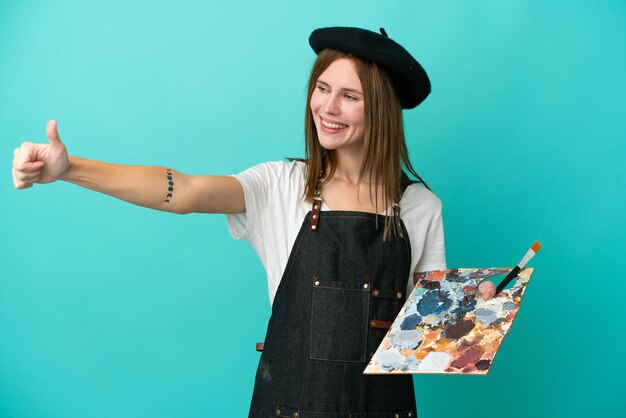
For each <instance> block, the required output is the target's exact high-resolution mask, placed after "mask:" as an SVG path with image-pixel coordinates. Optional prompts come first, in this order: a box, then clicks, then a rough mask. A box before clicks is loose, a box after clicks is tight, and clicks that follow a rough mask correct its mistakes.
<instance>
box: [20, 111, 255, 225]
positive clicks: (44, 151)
mask: <svg viewBox="0 0 626 418" xmlns="http://www.w3.org/2000/svg"><path fill="white" fill-rule="evenodd" d="M47 134H48V139H49V141H50V143H49V144H32V143H29V142H25V143H23V144H22V145H21V146H20V147H19V148H17V149H16V150H15V153H14V160H13V182H14V185H15V187H16V188H17V189H24V188H29V187H31V186H32V185H33V183H42V184H45V183H50V182H53V181H55V180H64V181H67V182H70V183H74V184H77V185H79V186H82V187H86V188H88V189H91V190H95V191H97V192H100V193H105V194H108V195H110V196H113V197H116V198H118V199H122V200H124V201H127V202H130V203H133V204H135V205H139V206H144V207H147V208H151V209H156V210H162V211H166V212H172V213H179V214H186V213H193V212H199V213H242V212H245V201H244V194H243V188H242V186H241V184H240V183H239V181H238V180H237V179H235V178H234V177H230V176H191V175H187V174H184V173H181V172H179V171H176V170H171V169H168V168H166V167H158V166H137V165H123V164H110V163H105V162H101V161H95V160H88V159H85V158H80V157H74V156H68V155H67V151H66V148H65V145H64V144H63V143H62V142H61V139H60V138H59V136H58V133H57V129H56V122H54V121H50V122H48V127H47Z"/></svg>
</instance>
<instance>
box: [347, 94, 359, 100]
mask: <svg viewBox="0 0 626 418" xmlns="http://www.w3.org/2000/svg"><path fill="white" fill-rule="evenodd" d="M345 97H346V99H348V100H351V101H356V100H359V98H358V97H356V96H353V95H351V94H346V96H345Z"/></svg>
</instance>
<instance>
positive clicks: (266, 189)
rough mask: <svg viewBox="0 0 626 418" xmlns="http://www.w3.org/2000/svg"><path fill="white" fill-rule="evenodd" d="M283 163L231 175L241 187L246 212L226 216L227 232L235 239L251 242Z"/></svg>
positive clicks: (253, 168) (269, 163) (265, 164)
mask: <svg viewBox="0 0 626 418" xmlns="http://www.w3.org/2000/svg"><path fill="white" fill-rule="evenodd" d="M283 169H284V163H281V162H268V163H261V164H257V165H255V166H254V167H250V168H248V169H247V170H244V171H242V172H241V173H239V174H233V175H232V177H234V178H236V179H237V180H238V181H239V182H240V183H241V186H242V187H243V193H244V199H245V204H246V211H245V212H244V213H238V214H226V222H227V225H228V231H229V232H230V234H231V235H232V237H233V238H235V239H245V240H246V241H252V240H253V239H254V237H255V235H256V234H257V233H258V232H259V229H260V227H261V223H262V219H263V214H264V213H265V212H266V211H267V207H268V203H269V200H270V196H271V194H272V193H273V192H274V191H275V190H276V187H277V185H278V180H279V177H280V175H281V172H282V171H283Z"/></svg>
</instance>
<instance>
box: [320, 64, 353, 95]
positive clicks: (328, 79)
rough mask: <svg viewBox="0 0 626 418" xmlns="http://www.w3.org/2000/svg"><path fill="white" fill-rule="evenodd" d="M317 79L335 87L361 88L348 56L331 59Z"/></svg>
mask: <svg viewBox="0 0 626 418" xmlns="http://www.w3.org/2000/svg"><path fill="white" fill-rule="evenodd" d="M317 80H318V81H323V82H325V83H327V84H329V85H330V86H332V87H335V88H347V89H354V90H361V80H359V75H358V74H357V73H356V68H355V66H354V63H353V62H352V60H350V59H348V58H339V59H336V60H335V61H333V62H332V63H331V64H330V65H329V66H328V68H326V70H324V72H323V73H322V74H321V75H320V76H319V78H318V79H317Z"/></svg>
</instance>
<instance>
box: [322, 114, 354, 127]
mask: <svg viewBox="0 0 626 418" xmlns="http://www.w3.org/2000/svg"><path fill="white" fill-rule="evenodd" d="M320 121H321V123H322V125H323V126H324V127H325V128H328V129H334V130H339V129H343V128H347V127H348V125H343V124H341V123H332V122H328V121H326V120H324V118H323V117H321V116H320Z"/></svg>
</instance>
